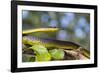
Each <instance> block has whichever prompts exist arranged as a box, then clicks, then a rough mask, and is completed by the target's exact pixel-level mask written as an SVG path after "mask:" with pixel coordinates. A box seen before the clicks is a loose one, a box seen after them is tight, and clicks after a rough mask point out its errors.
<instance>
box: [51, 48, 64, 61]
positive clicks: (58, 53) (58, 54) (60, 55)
mask: <svg viewBox="0 0 100 73" xmlns="http://www.w3.org/2000/svg"><path fill="white" fill-rule="evenodd" d="M49 53H50V54H51V57H52V58H53V59H56V60H60V59H64V51H63V50H61V49H53V50H49Z"/></svg>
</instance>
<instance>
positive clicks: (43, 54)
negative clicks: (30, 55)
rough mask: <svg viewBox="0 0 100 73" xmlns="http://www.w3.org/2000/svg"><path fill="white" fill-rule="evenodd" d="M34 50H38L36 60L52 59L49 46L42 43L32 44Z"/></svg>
mask: <svg viewBox="0 0 100 73" xmlns="http://www.w3.org/2000/svg"><path fill="white" fill-rule="evenodd" d="M32 49H33V51H35V52H36V56H35V60H36V61H49V60H51V55H50V54H49V53H48V50H47V48H45V47H44V46H42V45H34V46H32Z"/></svg>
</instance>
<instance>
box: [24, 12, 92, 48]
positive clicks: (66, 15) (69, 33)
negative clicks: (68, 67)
mask: <svg viewBox="0 0 100 73" xmlns="http://www.w3.org/2000/svg"><path fill="white" fill-rule="evenodd" d="M42 27H45V28H46V27H59V28H63V29H62V30H60V31H57V32H49V33H44V32H41V33H40V32H38V33H32V34H31V35H33V36H35V37H42V38H50V39H57V40H62V41H72V42H76V43H79V44H80V45H82V46H83V47H85V48H86V49H88V50H90V14H88V13H72V12H52V11H51V12H50V11H49V12H47V11H27V10H23V11H22V30H26V29H31V28H33V29H34V28H42Z"/></svg>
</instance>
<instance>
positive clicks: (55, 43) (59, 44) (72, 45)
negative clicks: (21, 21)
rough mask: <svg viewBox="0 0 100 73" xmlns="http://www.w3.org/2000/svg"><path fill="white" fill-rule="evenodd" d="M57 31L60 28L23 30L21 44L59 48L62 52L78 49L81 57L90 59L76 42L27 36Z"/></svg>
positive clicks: (85, 50) (86, 51) (87, 52)
mask: <svg viewBox="0 0 100 73" xmlns="http://www.w3.org/2000/svg"><path fill="white" fill-rule="evenodd" d="M59 30H60V28H35V29H29V30H23V31H22V35H23V37H22V43H23V44H28V45H31V46H32V45H33V44H39V45H43V46H45V47H47V48H61V49H64V50H77V49H78V48H80V50H81V53H82V55H84V56H85V57H86V58H88V59H89V58H90V52H89V50H87V49H85V48H84V47H82V46H81V45H80V44H78V43H76V42H71V41H61V40H55V39H46V38H40V37H39V38H38V37H34V36H32V35H29V34H31V33H36V32H55V31H59Z"/></svg>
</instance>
